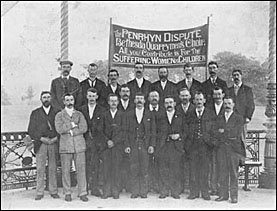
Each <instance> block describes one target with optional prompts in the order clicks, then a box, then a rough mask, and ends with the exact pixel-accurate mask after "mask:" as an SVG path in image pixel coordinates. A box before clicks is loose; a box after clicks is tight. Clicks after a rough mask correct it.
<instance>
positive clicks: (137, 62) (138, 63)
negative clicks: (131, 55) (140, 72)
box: [135, 62, 143, 66]
mask: <svg viewBox="0 0 277 211" xmlns="http://www.w3.org/2000/svg"><path fill="white" fill-rule="evenodd" d="M138 64H142V65H143V63H141V62H136V63H135V66H136V65H138Z"/></svg>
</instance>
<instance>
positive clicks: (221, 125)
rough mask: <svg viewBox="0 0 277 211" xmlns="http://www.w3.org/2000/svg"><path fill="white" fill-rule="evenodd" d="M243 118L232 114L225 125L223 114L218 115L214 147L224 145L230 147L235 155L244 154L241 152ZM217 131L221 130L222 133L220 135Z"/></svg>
mask: <svg viewBox="0 0 277 211" xmlns="http://www.w3.org/2000/svg"><path fill="white" fill-rule="evenodd" d="M243 123H244V122H243V118H242V116H240V115H238V114H236V113H235V112H233V114H232V115H231V116H230V117H229V120H228V122H227V123H226V119H225V116H224V114H222V115H220V116H219V117H218V118H217V121H216V124H215V129H214V132H215V137H216V138H215V145H216V146H219V147H220V146H222V145H224V144H226V145H227V146H231V148H232V150H233V151H234V152H236V153H239V154H241V155H243V154H244V153H243V152H242V151H241V149H242V148H241V139H240V136H241V133H242V130H243ZM219 129H223V130H224V132H223V133H220V132H219Z"/></svg>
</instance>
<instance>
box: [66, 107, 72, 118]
mask: <svg viewBox="0 0 277 211" xmlns="http://www.w3.org/2000/svg"><path fill="white" fill-rule="evenodd" d="M65 111H66V113H67V114H68V115H69V116H70V117H72V115H73V113H74V108H67V107H65Z"/></svg>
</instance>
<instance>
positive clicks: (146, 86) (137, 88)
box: [127, 62, 151, 101]
mask: <svg viewBox="0 0 277 211" xmlns="http://www.w3.org/2000/svg"><path fill="white" fill-rule="evenodd" d="M143 73H144V66H143V64H142V63H140V62H137V63H136V64H135V77H136V78H135V79H133V80H131V81H129V82H128V83H127V84H128V86H129V88H130V91H131V95H130V100H131V101H134V99H135V95H136V93H138V92H142V93H143V94H144V96H148V93H149V92H150V89H151V82H150V81H148V80H146V79H145V78H144V77H143Z"/></svg>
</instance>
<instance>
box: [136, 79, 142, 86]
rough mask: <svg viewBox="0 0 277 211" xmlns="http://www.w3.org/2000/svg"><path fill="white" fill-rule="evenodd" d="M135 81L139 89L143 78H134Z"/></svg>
mask: <svg viewBox="0 0 277 211" xmlns="http://www.w3.org/2000/svg"><path fill="white" fill-rule="evenodd" d="M136 81H137V83H138V87H139V88H141V86H142V84H143V78H140V79H138V78H136Z"/></svg>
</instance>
